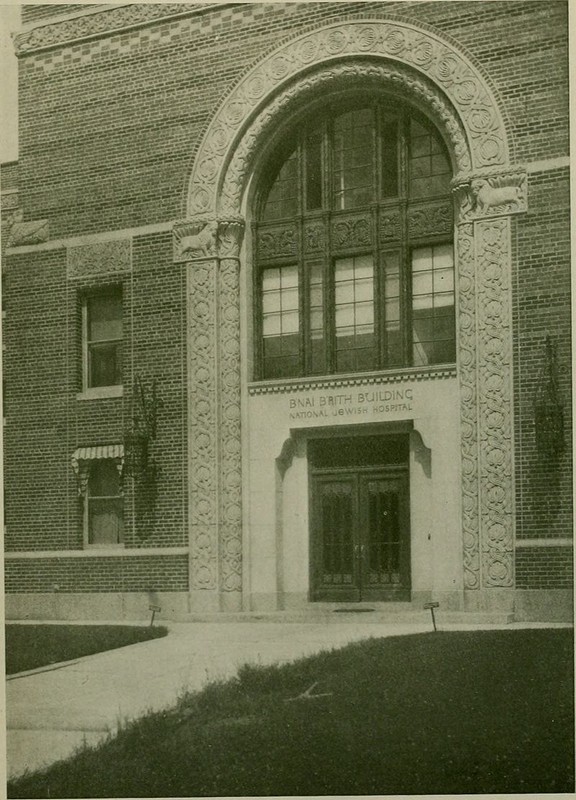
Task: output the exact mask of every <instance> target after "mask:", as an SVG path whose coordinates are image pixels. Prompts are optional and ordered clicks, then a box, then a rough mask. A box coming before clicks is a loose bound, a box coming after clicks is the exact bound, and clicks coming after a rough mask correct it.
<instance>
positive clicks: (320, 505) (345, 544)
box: [313, 475, 359, 602]
mask: <svg viewBox="0 0 576 800" xmlns="http://www.w3.org/2000/svg"><path fill="white" fill-rule="evenodd" d="M356 483H357V481H356V479H355V478H354V476H346V475H340V476H338V477H330V476H327V477H324V476H322V477H318V478H316V480H315V481H314V489H313V501H314V515H313V516H314V546H313V554H314V567H313V584H314V589H313V594H315V595H317V596H315V597H314V598H313V599H322V600H332V601H339V600H342V601H344V602H346V601H349V600H358V599H359V585H358V584H359V564H358V563H357V559H356V558H355V544H356V532H355V529H354V528H355V518H356V516H357V509H356V504H357V488H356Z"/></svg>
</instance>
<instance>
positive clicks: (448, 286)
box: [412, 244, 456, 367]
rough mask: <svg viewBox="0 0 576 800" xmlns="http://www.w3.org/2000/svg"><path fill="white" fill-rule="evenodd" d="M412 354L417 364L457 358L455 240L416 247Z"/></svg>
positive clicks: (413, 272) (446, 361) (443, 362)
mask: <svg viewBox="0 0 576 800" xmlns="http://www.w3.org/2000/svg"><path fill="white" fill-rule="evenodd" d="M412 358H413V364H414V366H416V367H418V366H423V365H426V364H448V363H451V362H454V361H455V360H456V331H455V315H454V251H453V247H452V245H451V244H441V245H433V246H431V247H419V248H416V249H415V250H413V251H412Z"/></svg>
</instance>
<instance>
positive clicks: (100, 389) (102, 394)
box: [76, 386, 124, 400]
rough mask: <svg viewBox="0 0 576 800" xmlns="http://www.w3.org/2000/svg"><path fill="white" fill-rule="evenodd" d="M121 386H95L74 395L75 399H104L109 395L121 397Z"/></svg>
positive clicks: (122, 389)
mask: <svg viewBox="0 0 576 800" xmlns="http://www.w3.org/2000/svg"><path fill="white" fill-rule="evenodd" d="M123 396H124V387H123V386H95V387H94V388H93V389H85V390H84V391H83V392H79V393H78V394H77V395H76V399H77V400H106V399H107V398H109V397H123Z"/></svg>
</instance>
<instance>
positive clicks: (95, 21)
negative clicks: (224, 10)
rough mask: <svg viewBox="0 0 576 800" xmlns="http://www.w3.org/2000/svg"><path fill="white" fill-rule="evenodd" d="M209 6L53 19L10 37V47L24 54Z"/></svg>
mask: <svg viewBox="0 0 576 800" xmlns="http://www.w3.org/2000/svg"><path fill="white" fill-rule="evenodd" d="M213 5H214V4H213V3H195V4H194V5H193V6H190V5H185V4H183V3H165V4H164V3H154V4H151V5H144V4H132V5H125V6H117V7H111V8H107V9H103V8H98V9H96V10H95V11H93V12H92V13H91V14H82V15H79V16H77V17H73V18H67V19H63V20H54V21H53V22H50V23H49V24H47V25H41V26H39V27H36V28H33V29H32V30H29V31H24V32H23V33H20V34H18V35H17V36H16V37H15V38H14V44H15V48H16V53H17V54H18V55H24V54H25V53H29V52H32V51H34V50H42V49H44V48H47V47H55V46H57V45H63V44H66V43H68V42H75V41H78V40H79V39H87V38H89V37H92V36H99V35H102V34H104V33H112V32H113V31H118V30H123V29H125V28H130V27H133V26H135V25H142V23H145V22H151V21H153V20H156V19H160V18H163V17H174V16H181V15H183V14H186V15H189V14H196V13H198V11H203V10H205V9H207V8H210V7H212V6H213Z"/></svg>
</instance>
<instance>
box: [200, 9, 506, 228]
mask: <svg viewBox="0 0 576 800" xmlns="http://www.w3.org/2000/svg"><path fill="white" fill-rule="evenodd" d="M355 57H356V58H361V59H362V60H363V62H364V63H366V59H367V58H368V57H370V59H371V60H372V63H374V64H375V63H380V64H382V63H387V64H388V65H389V67H390V69H391V75H392V74H393V73H394V71H395V67H397V65H400V66H401V67H402V69H401V70H400V71H397V72H396V74H397V75H398V76H399V75H400V73H401V72H402V73H403V75H404V76H406V75H408V74H409V75H410V76H411V78H412V81H413V82H414V83H415V84H417V85H419V86H420V87H423V86H427V87H430V86H435V87H437V90H436V96H437V97H442V99H444V98H447V99H448V101H449V103H448V104H446V105H448V107H449V106H450V105H451V106H452V107H453V108H454V109H455V110H456V119H459V120H460V121H461V123H462V125H463V127H464V130H465V135H466V140H467V141H468V143H469V144H470V151H469V153H470V154H471V156H472V161H471V163H470V162H469V163H466V158H467V152H466V151H467V147H466V146H464V149H463V150H462V151H461V152H458V151H457V150H456V149H454V148H453V150H454V153H455V155H456V158H457V159H458V162H459V163H458V170H467V171H468V170H470V168H472V169H480V168H482V167H491V166H494V165H504V164H506V163H507V162H508V149H507V138H506V131H505V127H504V123H503V120H502V118H501V116H500V114H499V111H498V105H497V103H496V101H495V96H494V92H493V90H492V87H491V86H490V83H489V81H488V79H487V77H486V76H485V75H484V74H483V73H482V72H481V70H480V69H479V67H478V66H477V65H476V64H475V63H474V62H472V61H471V60H470V59H469V58H468V57H467V56H466V55H465V54H464V53H463V51H462V50H461V49H459V48H457V47H455V46H454V45H453V44H452V43H450V42H447V41H445V40H443V39H441V38H440V36H439V35H438V34H436V33H435V32H433V31H432V30H429V29H423V28H417V27H416V26H414V25H412V24H410V23H408V22H405V21H401V20H396V19H395V20H381V19H380V20H367V19H356V20H354V19H352V20H348V21H346V22H339V23H334V24H332V25H329V26H327V27H325V28H322V29H320V30H317V31H313V32H309V33H306V34H304V35H303V36H300V37H298V38H296V39H291V40H290V41H288V42H286V43H285V44H283V45H282V46H280V47H279V48H277V49H276V50H274V51H273V52H272V53H270V54H269V55H268V56H266V57H265V58H263V59H262V60H261V61H260V62H259V63H258V64H257V65H256V66H255V67H253V68H252V69H251V70H249V71H248V73H247V74H246V75H244V76H243V77H242V78H241V80H240V81H239V82H238V84H237V85H236V86H235V88H234V89H233V90H232V92H231V93H230V94H229V95H228V96H227V98H226V100H225V101H224V103H223V104H222V105H221V106H220V108H219V109H218V111H217V112H216V114H215V115H214V118H213V120H212V122H211V123H210V126H209V128H208V130H207V131H206V134H205V136H204V139H203V142H202V144H201V146H200V150H199V156H198V158H197V160H196V163H195V167H194V172H193V174H192V178H191V182H190V191H189V203H190V204H189V207H188V213H190V214H193V213H199V212H205V211H208V210H210V209H214V208H215V204H216V200H217V194H218V190H217V178H218V176H220V175H222V172H223V166H224V163H225V161H226V160H227V154H230V153H232V152H233V151H234V152H238V137H239V135H241V132H243V131H245V130H246V129H247V126H248V123H249V121H250V120H251V119H253V118H254V117H255V115H256V114H257V113H258V112H259V110H260V109H261V107H262V106H263V104H264V103H265V102H266V100H267V99H269V98H270V97H271V96H272V95H276V96H277V97H281V96H282V95H285V93H286V91H290V90H289V89H288V86H289V85H290V86H292V87H294V86H295V85H296V84H300V86H301V89H302V88H303V87H304V85H305V82H306V80H309V78H305V77H304V74H305V73H309V72H310V69H311V67H313V66H314V65H318V64H321V63H323V64H324V65H325V66H326V67H328V65H334V68H335V69H336V70H339V69H342V67H343V66H344V64H343V63H340V64H336V63H334V62H335V61H336V60H341V61H342V62H344V60H345V61H348V62H349V61H350V60H351V59H353V58H355ZM402 82H405V80H404V81H402V78H400V80H398V79H397V80H396V85H397V86H398V84H401V83H402ZM393 85H394V80H393V79H392V80H391V81H390V82H389V86H393ZM399 88H401V86H400V87H399ZM438 89H439V90H440V91H439V92H438ZM297 91H298V90H297ZM300 91H301V90H300ZM432 94H434V92H432ZM281 102H282V101H281ZM285 102H286V100H284V103H285ZM444 103H445V101H444ZM273 104H275V103H273ZM426 105H427V107H428V109H431V110H432V111H433V112H436V113H437V112H438V111H439V109H437V108H436V109H435V104H434V103H433V102H428V103H426ZM267 108H268V109H270V104H269V105H268V106H267ZM273 113H275V112H273ZM451 127H452V126H448V125H447V126H445V130H446V131H447V133H448V135H449V136H450V137H451V138H452V136H453V135H454V133H455V131H454V130H450V128H451ZM457 127H459V126H458V123H457ZM459 149H460V148H459ZM235 171H236V172H240V173H242V172H243V168H242V166H241V165H240V164H238V165H237V166H236V168H235Z"/></svg>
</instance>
